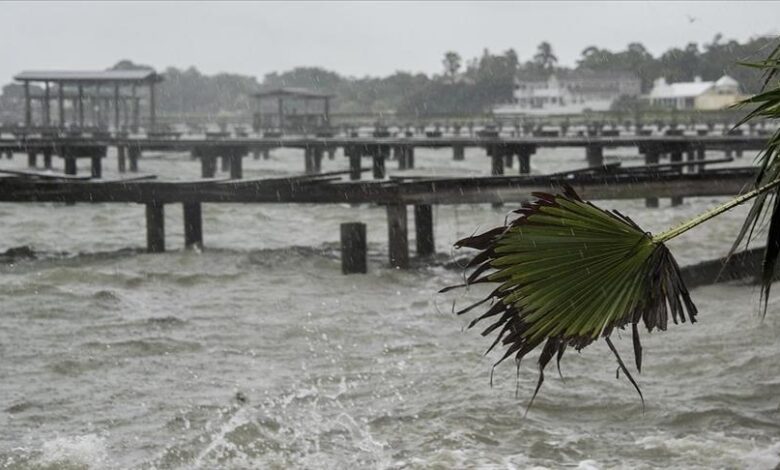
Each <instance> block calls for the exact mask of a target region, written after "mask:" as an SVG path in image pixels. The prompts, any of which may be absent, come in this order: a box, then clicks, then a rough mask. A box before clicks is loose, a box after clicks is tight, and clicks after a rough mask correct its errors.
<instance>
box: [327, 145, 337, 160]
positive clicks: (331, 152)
mask: <svg viewBox="0 0 780 470" xmlns="http://www.w3.org/2000/svg"><path fill="white" fill-rule="evenodd" d="M335 158H336V147H328V160H333V159H335Z"/></svg>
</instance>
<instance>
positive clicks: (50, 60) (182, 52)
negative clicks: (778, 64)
mask: <svg viewBox="0 0 780 470" xmlns="http://www.w3.org/2000/svg"><path fill="white" fill-rule="evenodd" d="M0 18H2V20H3V21H2V24H3V28H2V39H0V83H7V82H9V81H10V80H11V77H12V76H13V75H14V74H15V73H17V72H19V71H21V70H23V69H104V68H106V67H109V66H111V65H113V64H114V63H115V62H117V61H118V60H120V59H124V58H127V59H130V60H133V61H135V62H140V63H146V64H150V65H152V66H154V67H156V68H158V69H162V68H164V67H167V66H169V65H173V66H176V67H188V66H190V65H194V66H196V67H197V68H198V69H199V70H200V71H201V72H204V73H208V74H212V73H216V72H223V71H227V72H237V73H243V74H249V75H255V76H257V77H258V79H259V80H262V77H263V75H264V74H265V73H267V72H271V71H275V70H285V69H289V68H292V67H294V66H298V65H316V66H322V67H326V68H328V69H332V70H335V71H337V72H340V73H343V74H347V75H353V76H362V75H386V74H389V73H392V72H394V71H396V70H405V71H412V72H425V73H438V72H440V69H441V59H442V56H443V55H444V52H446V51H448V50H455V51H457V52H459V53H460V54H461V56H463V57H464V58H465V59H468V58H471V57H474V56H478V55H480V54H481V52H482V49H483V48H486V47H487V48H488V49H490V50H491V51H494V52H499V51H504V50H506V49H509V48H514V49H515V50H516V51H517V53H518V55H519V56H520V59H521V60H527V59H529V58H530V57H531V56H532V55H533V54H534V51H535V49H536V45H537V44H538V43H539V42H541V41H544V40H546V41H549V42H550V43H551V44H552V45H553V49H554V51H555V53H556V54H557V55H558V57H559V59H560V63H561V64H563V65H573V64H574V63H575V61H576V59H577V58H578V57H579V55H580V52H581V51H582V50H583V49H584V48H585V47H586V46H589V45H596V46H599V47H606V48H610V49H621V48H623V47H625V45H626V44H628V43H629V42H632V41H639V42H641V43H643V44H644V45H645V46H646V47H647V48H648V49H649V50H650V51H651V52H652V53H653V54H654V55H657V54H658V53H660V52H662V51H664V50H666V49H667V48H669V47H671V46H682V45H684V44H686V43H687V42H689V41H694V42H698V43H700V44H701V43H703V42H709V41H710V40H711V39H712V38H713V37H714V35H715V34H716V33H718V32H721V33H723V35H724V37H725V38H727V39H731V38H734V39H737V40H745V39H747V38H750V37H753V36H757V35H766V34H775V35H776V34H778V33H779V32H780V30H779V29H778V25H777V24H778V23H777V22H778V19H780V2H746V1H742V2H737V1H734V2H622V3H618V2H560V3H552V2H527V3H508V2H479V3H477V2H473V3H472V2H430V3H406V2H383V3H376V2H375V3H356V2H316V3H315V2H311V3H305V2H301V3H289V2H287V3H281V2H279V3H248V2H236V3H229V2H219V3H203V2H198V3H185V2H181V3H156V2H155V3H152V2H125V3H113V2H110V3H109V2H107V3H67V2H51V3H47V2H39V3H34V2H33V3H23V2H18V3H6V2H3V3H0ZM9 38H10V39H9Z"/></svg>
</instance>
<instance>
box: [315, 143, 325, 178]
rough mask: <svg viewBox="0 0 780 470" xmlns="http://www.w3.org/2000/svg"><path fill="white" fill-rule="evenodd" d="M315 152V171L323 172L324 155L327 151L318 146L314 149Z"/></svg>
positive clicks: (317, 172)
mask: <svg viewBox="0 0 780 470" xmlns="http://www.w3.org/2000/svg"><path fill="white" fill-rule="evenodd" d="M312 151H313V153H314V173H316V174H319V173H322V156H323V154H324V153H325V152H324V150H323V148H322V147H321V146H319V145H318V146H316V147H314V148H313V149H312Z"/></svg>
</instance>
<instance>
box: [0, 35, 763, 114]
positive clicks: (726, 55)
mask: <svg viewBox="0 0 780 470" xmlns="http://www.w3.org/2000/svg"><path fill="white" fill-rule="evenodd" d="M773 41H774V38H769V37H756V38H753V39H750V40H748V41H746V42H744V43H740V42H738V41H735V40H728V41H726V40H724V39H723V36H722V35H720V34H718V35H717V36H715V37H714V38H713V39H712V41H710V42H708V43H705V44H701V45H699V44H696V43H689V44H687V45H685V46H684V47H676V48H671V49H669V50H667V51H666V52H664V53H662V54H661V55H660V56H658V57H654V56H653V55H652V54H651V53H650V52H649V51H648V50H647V49H646V48H645V47H644V46H643V45H642V44H640V43H637V42H634V43H630V44H628V45H627V46H626V48H625V49H623V50H617V51H613V50H609V49H603V48H598V47H596V46H588V47H586V48H584V49H583V51H582V54H581V56H580V58H579V60H578V61H577V64H576V66H575V67H573V68H568V67H562V66H560V65H559V64H558V59H557V57H556V55H555V52H554V48H553V46H552V45H551V44H550V43H549V42H546V41H545V42H542V43H540V44H539V45H538V47H537V51H536V53H535V54H534V55H533V56H532V57H530V58H528V60H526V61H522V60H521V59H520V58H519V57H518V54H517V53H516V52H515V51H514V50H513V49H508V50H506V51H504V52H500V53H493V52H491V51H489V50H488V49H485V50H484V51H483V53H482V55H481V56H479V57H474V58H471V59H468V60H464V59H463V58H462V57H461V55H460V54H458V53H457V52H456V51H447V52H445V53H444V56H443V60H442V72H441V74H433V75H430V76H429V75H426V74H423V73H410V72H405V71H398V72H395V73H393V74H392V75H389V76H386V77H370V76H366V77H348V76H344V75H341V74H339V73H337V72H334V71H330V70H326V69H323V68H319V67H297V68H294V69H292V70H288V71H284V72H272V73H269V74H266V75H265V77H263V80H262V82H258V80H257V79H256V78H255V77H251V76H246V75H240V74H230V73H219V74H215V75H204V74H202V73H201V72H200V71H198V70H197V69H196V68H195V67H190V68H188V69H184V70H182V69H177V68H175V67H169V68H167V69H165V70H164V71H162V73H163V75H164V76H165V81H164V82H163V83H162V84H161V85H160V86H159V99H158V103H159V104H158V106H159V108H160V111H161V112H162V113H171V114H187V113H197V114H203V113H207V114H210V115H213V116H217V117H218V116H219V115H220V114H233V113H236V112H240V113H250V112H251V111H252V110H253V109H254V103H253V99H252V98H251V97H250V94H251V93H253V92H256V91H258V90H260V89H263V88H274V87H282V86H284V87H304V88H312V89H315V90H319V91H323V92H328V93H333V94H335V95H336V99H335V100H334V101H333V104H332V112H334V113H337V114H338V113H341V114H353V113H354V114H369V113H370V114H381V113H389V112H395V113H397V114H399V115H406V116H437V115H476V114H480V113H484V112H486V111H489V110H490V108H491V107H492V106H493V105H495V104H499V103H506V102H509V101H511V100H512V96H513V90H514V81H515V77H525V78H532V79H545V78H546V77H547V76H548V75H549V74H550V73H554V72H563V71H571V70H582V69H590V70H597V71H630V72H633V73H635V74H636V75H637V76H638V77H639V79H640V80H641V82H642V90H643V92H647V91H649V90H650V88H651V87H652V83H653V81H654V80H655V79H656V78H658V77H660V76H664V77H666V79H667V81H669V82H678V81H690V80H693V79H694V77H696V76H700V77H702V79H704V80H717V79H718V78H719V77H720V76H722V75H723V74H728V75H731V76H732V77H734V78H735V79H736V80H737V81H738V82H739V83H740V84H741V86H742V87H743V91H744V92H745V93H754V92H756V91H758V89H759V88H760V75H759V73H758V72H757V71H755V70H753V69H750V68H748V67H742V66H740V65H739V62H741V61H750V60H752V59H756V58H757V57H760V56H761V53H762V51H763V50H765V49H766V48H767V47H768V46H769V45H770V44H771V43H772V42H773ZM143 67H145V66H144V65H140V64H134V63H133V62H131V61H128V60H123V61H120V62H119V63H117V64H116V65H115V66H114V67H112V68H117V69H121V68H143ZM20 88H21V86H20V85H7V86H6V87H4V89H3V94H4V96H6V97H7V96H9V95H19V94H20V93H21V89H20Z"/></svg>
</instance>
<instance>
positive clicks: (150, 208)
mask: <svg viewBox="0 0 780 470" xmlns="http://www.w3.org/2000/svg"><path fill="white" fill-rule="evenodd" d="M163 208H164V206H163V204H162V203H160V202H156V201H155V202H150V203H147V204H146V251H148V252H149V253H162V252H164V251H165V212H164V210H163Z"/></svg>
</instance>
